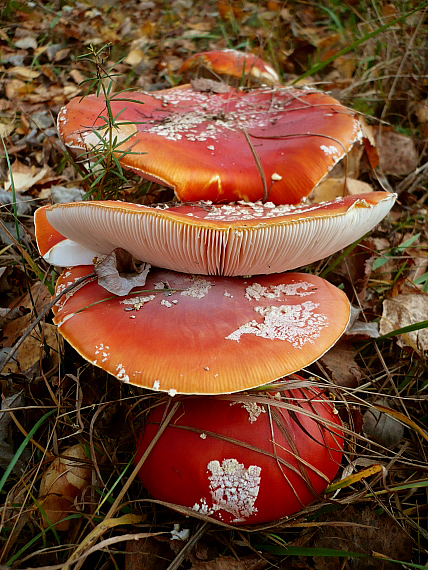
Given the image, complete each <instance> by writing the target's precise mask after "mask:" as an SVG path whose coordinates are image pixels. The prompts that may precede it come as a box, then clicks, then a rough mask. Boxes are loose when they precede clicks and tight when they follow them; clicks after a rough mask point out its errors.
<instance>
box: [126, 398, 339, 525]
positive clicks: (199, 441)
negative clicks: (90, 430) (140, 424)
mask: <svg viewBox="0 0 428 570" xmlns="http://www.w3.org/2000/svg"><path fill="white" fill-rule="evenodd" d="M165 411H166V405H165V404H163V405H159V406H157V407H155V408H154V409H153V410H152V411H151V412H150V413H149V415H148V417H147V421H146V425H145V429H144V432H143V434H142V435H141V436H140V438H139V442H138V452H137V456H136V459H135V463H138V461H139V460H140V458H141V456H142V455H143V453H144V451H145V450H146V449H147V447H148V446H149V445H150V443H151V441H152V439H153V437H154V436H155V435H156V433H157V431H158V429H159V425H160V424H161V423H162V420H163V418H164V415H165ZM340 426H341V422H340V419H339V418H338V415H337V413H336V410H335V408H334V406H333V404H332V403H330V402H329V401H328V400H327V399H326V398H325V396H324V395H323V393H322V392H321V390H319V389H317V388H315V387H314V388H307V389H294V390H284V391H283V392H279V393H277V394H275V395H273V394H266V395H265V396H260V395H257V396H255V395H244V396H242V395H239V396H236V397H227V399H224V398H223V399H219V398H212V397H211V398H185V399H182V400H180V405H179V408H178V410H177V411H176V413H175V415H174V416H173V418H172V419H171V421H170V423H169V424H168V425H167V427H166V428H165V430H164V431H163V433H162V435H161V436H160V438H159V440H158V441H157V442H156V444H155V446H154V447H153V449H152V450H151V451H150V453H149V455H148V457H147V459H146V460H145V462H144V464H143V466H142V468H141V470H140V472H139V478H140V479H141V481H142V482H143V485H144V486H145V488H146V489H147V490H148V491H149V493H150V494H151V495H152V496H153V497H154V498H156V499H158V500H162V501H167V502H169V503H175V504H179V505H182V506H186V507H189V508H192V509H193V510H194V511H196V512H198V513H201V514H204V515H210V516H212V517H214V518H216V519H218V520H220V521H222V522H225V523H229V524H255V523H263V522H271V521H274V520H276V519H279V518H282V517H285V516H288V515H291V514H293V513H295V512H297V511H299V510H301V509H302V508H303V507H305V506H306V505H308V504H309V503H311V502H312V501H313V500H314V499H316V498H317V497H318V496H319V494H320V493H322V491H323V490H324V489H325V488H326V487H327V485H328V484H329V482H330V481H332V479H333V478H334V477H335V475H336V473H337V471H338V469H339V466H340V462H341V458H342V446H343V435H342V432H341V429H340Z"/></svg>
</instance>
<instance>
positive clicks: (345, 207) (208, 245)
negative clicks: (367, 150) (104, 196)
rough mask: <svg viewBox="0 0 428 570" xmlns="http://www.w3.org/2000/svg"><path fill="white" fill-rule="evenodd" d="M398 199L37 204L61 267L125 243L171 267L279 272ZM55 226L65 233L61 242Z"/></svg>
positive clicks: (326, 249)
mask: <svg viewBox="0 0 428 570" xmlns="http://www.w3.org/2000/svg"><path fill="white" fill-rule="evenodd" d="M394 200H395V194H388V193H385V192H373V193H371V194H364V195H361V196H358V195H357V196H346V197H345V198H340V199H337V200H335V201H333V202H325V203H321V204H313V205H306V206H289V205H281V206H274V204H272V203H267V204H261V203H257V204H247V203H240V204H228V205H222V206H221V205H211V204H207V203H199V204H178V205H172V206H160V205H159V206H157V207H150V206H142V205H139V204H130V203H126V202H117V201H105V202H95V201H94V202H73V203H70V204H57V205H54V206H47V207H44V208H40V209H39V210H37V211H36V215H35V223H36V237H37V242H38V246H39V249H40V252H41V254H42V255H43V256H44V257H45V259H46V260H47V261H49V262H50V263H53V264H55V265H59V266H71V265H75V264H85V263H88V262H90V263H92V259H93V258H94V257H96V256H100V255H106V254H109V253H110V252H111V251H113V250H114V249H115V248H117V247H121V248H123V249H125V250H127V251H128V252H130V253H131V254H132V255H133V256H134V257H136V258H137V259H139V260H141V261H145V262H147V263H150V264H152V265H155V266H158V267H163V268H166V269H172V270H174V271H182V272H187V273H199V274H204V275H227V276H239V275H255V274H270V273H282V272H283V271H287V270H290V269H295V268H296V267H300V266H303V265H306V264H308V263H312V262H313V261H317V260H319V259H322V258H324V257H326V256H328V255H330V254H332V253H334V252H336V251H338V250H339V249H341V248H343V247H346V246H347V245H349V244H350V243H352V242H353V241H355V240H357V239H359V238H360V237H361V236H363V235H364V234H365V233H366V232H368V231H369V230H371V229H372V228H373V227H374V226H375V225H376V224H377V223H378V222H379V221H380V220H381V219H382V218H383V217H384V216H385V215H386V213H387V212H388V211H389V209H390V208H391V207H392V205H393V203H394ZM58 232H59V233H60V234H62V235H63V236H65V237H66V238H67V240H65V239H63V240H62V241H59V240H60V238H59V237H58V236H59V234H58ZM79 246H80V248H82V249H81V251H80V250H79ZM78 253H80V254H81V257H79V255H78Z"/></svg>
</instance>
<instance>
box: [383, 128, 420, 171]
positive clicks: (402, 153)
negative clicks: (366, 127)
mask: <svg viewBox="0 0 428 570" xmlns="http://www.w3.org/2000/svg"><path fill="white" fill-rule="evenodd" d="M375 138H376V144H377V148H378V151H379V161H380V166H381V168H382V170H383V172H384V174H393V175H394V176H405V175H407V174H410V173H411V172H413V171H414V170H415V169H416V168H417V166H418V160H419V157H418V153H417V150H416V146H415V143H414V142H413V140H412V139H411V138H410V137H407V136H406V135H402V134H400V133H395V132H394V131H387V130H385V129H379V128H378V129H375Z"/></svg>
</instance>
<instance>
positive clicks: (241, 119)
mask: <svg viewBox="0 0 428 570" xmlns="http://www.w3.org/2000/svg"><path fill="white" fill-rule="evenodd" d="M111 109H112V112H113V115H114V116H116V117H117V128H115V129H114V130H113V135H114V137H115V138H116V140H117V147H116V150H117V158H118V160H119V161H120V162H121V164H122V165H123V166H124V167H126V168H129V169H131V170H133V171H134V172H136V173H138V174H140V175H141V176H143V177H145V178H148V179H150V180H155V181H158V182H160V183H161V184H163V185H165V186H168V187H171V188H173V189H174V191H175V193H176V195H177V197H178V198H179V200H181V201H182V202H192V201H197V200H211V201H213V202H233V201H235V200H245V201H249V202H256V201H257V200H262V199H264V198H265V197H266V194H267V197H268V200H270V201H271V202H274V203H275V204H285V203H288V204H295V203H298V202H299V201H300V200H301V198H302V197H303V196H307V195H308V194H309V193H310V192H311V191H312V189H313V188H314V186H315V185H316V184H317V183H318V182H319V181H320V180H321V179H322V178H323V177H324V176H325V175H326V174H327V172H328V171H329V170H330V169H331V168H332V167H333V166H334V165H335V164H336V163H337V162H338V161H339V160H340V159H341V158H342V157H343V156H344V155H345V154H346V153H347V152H348V150H349V149H350V148H351V147H352V145H353V144H354V143H355V142H356V141H357V140H359V138H360V127H359V122H358V120H357V118H356V117H355V115H354V113H353V112H352V111H350V110H349V109H347V108H346V107H344V106H343V105H341V104H340V103H339V102H338V101H336V100H335V99H333V97H330V96H329V95H326V94H324V93H321V92H319V91H316V90H315V89H294V88H291V87H274V88H260V89H255V90H252V91H239V90H235V89H232V88H230V89H229V91H228V92H227V93H211V92H200V91H195V90H194V89H193V88H192V87H190V86H188V85H184V86H182V87H175V88H173V89H167V90H164V91H158V92H155V93H139V92H133V93H121V94H120V95H116V96H115V95H112V100H111ZM106 117H107V110H106V102H105V100H104V98H103V97H95V96H88V97H85V98H83V99H82V98H81V97H77V98H75V99H73V100H72V101H71V102H70V103H69V104H68V105H66V106H65V107H64V108H63V109H62V110H61V111H60V113H59V115H58V130H59V134H60V136H61V137H62V139H63V140H64V142H65V144H66V145H67V146H69V147H70V148H72V149H75V150H78V151H79V152H86V153H88V154H89V155H91V154H93V153H94V152H95V150H96V149H97V148H98V150H99V151H100V152H103V144H101V143H100V137H107V136H108V135H107V131H106ZM255 155H257V160H258V161H259V162H260V165H261V166H260V165H259V167H258V165H257V160H256V158H255Z"/></svg>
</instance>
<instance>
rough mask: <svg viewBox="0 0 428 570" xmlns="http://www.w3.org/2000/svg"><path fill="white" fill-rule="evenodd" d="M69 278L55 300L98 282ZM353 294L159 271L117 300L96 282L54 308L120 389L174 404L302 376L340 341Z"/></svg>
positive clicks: (292, 279) (63, 328)
mask: <svg viewBox="0 0 428 570" xmlns="http://www.w3.org/2000/svg"><path fill="white" fill-rule="evenodd" d="M92 269H93V267H92V266H78V267H75V268H71V269H66V270H65V271H64V272H63V273H62V275H61V276H60V277H59V279H58V282H57V286H56V292H57V293H60V292H61V291H62V290H63V289H64V288H66V287H67V286H69V285H71V284H73V283H74V282H75V281H76V280H77V279H79V278H81V277H82V276H84V275H88V274H90V273H91V271H92ZM349 313H350V306H349V301H348V299H347V297H346V295H345V294H344V293H343V292H342V291H340V290H339V289H338V288H336V287H334V286H333V285H331V284H330V283H328V282H327V281H325V280H324V279H321V278H320V277H317V276H315V275H310V274H299V273H285V274H276V275H270V276H265V275H263V276H260V277H252V278H239V277H209V278H205V277H202V276H194V275H188V274H183V273H174V272H172V271H167V270H162V269H152V271H151V272H150V273H149V276H148V278H147V281H146V285H145V287H144V288H138V289H134V290H133V291H132V292H131V293H130V294H129V295H126V296H123V297H118V296H115V295H112V294H110V293H108V292H107V291H106V290H105V289H104V288H103V287H101V286H100V285H99V284H98V283H97V282H96V280H92V281H91V282H89V283H88V284H86V285H84V286H80V287H79V288H78V289H76V290H75V291H74V292H73V293H68V294H67V295H66V296H64V297H63V298H62V299H61V300H60V301H59V302H58V303H57V305H56V306H55V307H54V314H55V318H54V323H55V324H57V325H58V329H59V332H60V333H61V334H62V335H63V336H64V338H65V339H66V340H67V341H68V342H69V343H70V344H71V345H72V346H73V347H74V348H75V349H76V350H77V352H78V353H80V354H81V355H82V356H83V357H84V358H86V359H87V360H89V362H91V363H92V364H94V365H96V366H98V367H100V368H103V369H104V370H106V371H107V372H109V373H110V374H113V375H114V376H116V378H118V379H119V380H122V381H124V382H129V383H130V384H134V385H137V386H141V387H144V388H149V389H152V390H160V391H166V392H168V393H169V394H170V395H174V394H176V393H183V394H221V393H229V392H236V391H240V390H246V389H249V388H252V387H255V386H260V385H262V384H266V383H268V382H271V381H273V380H276V379H278V378H281V377H282V376H284V375H285V374H289V373H292V372H294V371H297V370H300V369H301V368H303V367H304V366H307V365H309V364H310V363H312V362H314V361H315V360H316V359H318V358H319V357H320V356H321V355H322V354H323V353H324V352H326V351H327V350H328V349H329V348H330V347H331V346H332V345H333V344H334V343H335V342H336V341H337V339H338V338H339V337H340V336H341V334H342V333H343V332H344V330H345V328H346V325H347V323H348V319H349Z"/></svg>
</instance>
